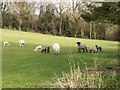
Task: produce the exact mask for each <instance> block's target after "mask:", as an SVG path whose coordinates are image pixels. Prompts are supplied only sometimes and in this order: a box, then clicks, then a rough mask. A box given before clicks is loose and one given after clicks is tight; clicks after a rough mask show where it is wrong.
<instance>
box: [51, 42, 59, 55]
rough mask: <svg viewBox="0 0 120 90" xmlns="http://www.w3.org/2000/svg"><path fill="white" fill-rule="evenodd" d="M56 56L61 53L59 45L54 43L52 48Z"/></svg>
mask: <svg viewBox="0 0 120 90" xmlns="http://www.w3.org/2000/svg"><path fill="white" fill-rule="evenodd" d="M52 48H53V50H54V52H55V54H59V53H60V46H59V44H58V43H54V44H53V46H52Z"/></svg>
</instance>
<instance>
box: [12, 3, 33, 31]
mask: <svg viewBox="0 0 120 90" xmlns="http://www.w3.org/2000/svg"><path fill="white" fill-rule="evenodd" d="M32 8H33V5H31V3H29V2H27V1H26V2H16V3H15V5H14V13H15V14H16V16H17V20H18V24H19V30H21V26H22V23H23V18H24V17H25V16H29V15H30V14H31V13H33V12H32Z"/></svg>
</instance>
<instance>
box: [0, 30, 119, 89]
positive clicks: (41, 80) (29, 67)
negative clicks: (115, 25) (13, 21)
mask: <svg viewBox="0 0 120 90" xmlns="http://www.w3.org/2000/svg"><path fill="white" fill-rule="evenodd" d="M0 32H2V40H3V41H9V42H10V43H11V46H10V47H2V87H3V88H27V87H28V88H36V87H50V84H51V83H53V77H54V73H56V74H57V75H58V76H61V72H62V71H64V72H68V71H69V62H68V60H71V61H72V62H74V63H78V62H79V65H80V67H81V68H83V67H84V64H83V63H82V62H81V60H82V61H84V62H85V63H87V65H88V66H93V65H94V60H95V61H96V62H97V63H99V65H100V66H102V67H111V68H115V67H117V60H118V42H113V41H104V40H90V39H79V38H68V37H59V36H52V35H43V34H38V33H28V32H21V31H14V30H0ZM21 39H23V40H25V42H26V43H25V47H22V48H20V47H18V41H19V40H21ZM76 41H81V42H84V43H86V44H87V45H88V46H93V45H96V44H98V45H101V46H102V47H103V51H102V52H99V53H94V54H93V53H77V47H76ZM56 42H57V43H59V44H60V46H61V52H60V54H59V55H54V52H53V50H52V45H53V43H56ZM39 44H41V45H49V46H50V47H51V48H50V49H51V51H50V53H41V52H34V51H33V50H34V48H35V46H37V45H39Z"/></svg>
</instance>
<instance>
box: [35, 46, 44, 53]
mask: <svg viewBox="0 0 120 90" xmlns="http://www.w3.org/2000/svg"><path fill="white" fill-rule="evenodd" d="M41 50H42V46H41V45H39V46H36V47H35V49H34V51H35V52H40V51H41Z"/></svg>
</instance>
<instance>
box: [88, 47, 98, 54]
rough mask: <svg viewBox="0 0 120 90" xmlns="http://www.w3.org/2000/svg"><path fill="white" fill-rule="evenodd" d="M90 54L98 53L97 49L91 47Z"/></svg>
mask: <svg viewBox="0 0 120 90" xmlns="http://www.w3.org/2000/svg"><path fill="white" fill-rule="evenodd" d="M89 52H90V53H97V48H96V47H95V46H91V47H90V48H89Z"/></svg>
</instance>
